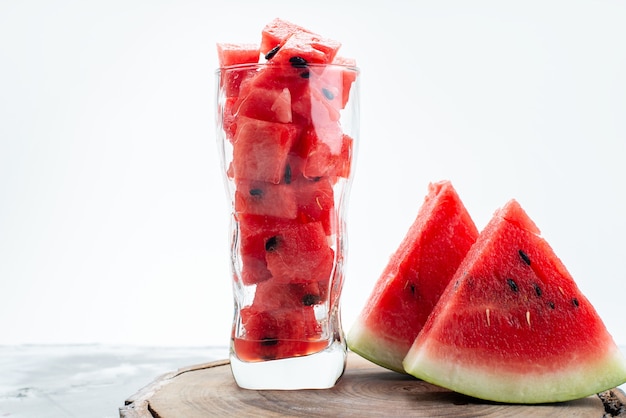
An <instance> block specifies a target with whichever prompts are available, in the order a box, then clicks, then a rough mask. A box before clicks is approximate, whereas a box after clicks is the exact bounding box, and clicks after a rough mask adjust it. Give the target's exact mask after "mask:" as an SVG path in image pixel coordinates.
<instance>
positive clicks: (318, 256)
mask: <svg viewBox="0 0 626 418" xmlns="http://www.w3.org/2000/svg"><path fill="white" fill-rule="evenodd" d="M265 250H266V254H265V259H266V261H267V268H268V270H269V271H270V272H271V273H272V277H273V278H274V280H276V281H277V282H282V283H309V282H320V281H330V279H331V277H332V276H331V274H332V271H333V263H334V256H335V253H334V251H333V249H332V248H331V247H330V245H329V243H328V239H327V237H326V233H325V232H324V226H323V225H322V223H321V222H310V223H305V224H299V223H294V224H289V225H285V227H284V228H282V229H281V230H280V231H279V232H278V233H277V234H276V235H275V236H273V237H271V238H270V240H269V241H266V244H265Z"/></svg>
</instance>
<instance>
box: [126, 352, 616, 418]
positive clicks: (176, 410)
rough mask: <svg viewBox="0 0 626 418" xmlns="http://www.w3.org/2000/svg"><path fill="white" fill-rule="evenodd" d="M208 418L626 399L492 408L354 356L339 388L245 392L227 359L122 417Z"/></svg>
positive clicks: (425, 412) (189, 372)
mask: <svg viewBox="0 0 626 418" xmlns="http://www.w3.org/2000/svg"><path fill="white" fill-rule="evenodd" d="M208 416H238V417H239V416H242V417H243V416H265V417H278V416H307V417H314V416H335V417H348V416H354V417H380V416H398V417H435V416H438V417H477V416H484V417H514V416H515V417H517V416H520V417H522V416H523V417H529V416H532V417H559V416H562V417H595V418H600V417H616V416H620V417H626V396H625V395H624V392H622V391H621V390H619V389H613V390H609V391H606V392H603V393H601V394H599V395H598V396H590V397H587V398H583V399H578V400H575V401H570V402H562V403H554V404H542V405H511V404H500V403H495V402H487V401H482V400H478V399H475V398H471V397H468V396H464V395H461V394H458V393H455V392H451V391H449V390H447V389H443V388H440V387H438V386H434V385H431V384H429V383H426V382H423V381H421V380H417V379H415V378H413V377H411V376H405V375H402V374H399V373H395V372H392V371H389V370H386V369H384V368H382V367H379V366H377V365H375V364H373V363H370V362H368V361H366V360H364V359H362V358H361V357H359V356H357V355H356V354H353V353H350V354H349V356H348V367H347V369H346V372H345V374H344V375H343V376H342V378H341V379H340V380H339V382H338V383H337V385H335V387H333V388H332V389H324V390H295V391H278V390H264V391H257V390H246V389H240V388H239V387H238V386H237V384H236V383H235V381H234V379H233V377H232V374H231V372H230V366H229V364H228V361H227V360H224V361H217V362H213V363H207V364H201V365H197V366H190V367H187V368H184V369H180V370H178V371H176V372H173V373H168V374H166V375H164V376H161V377H160V378H158V379H157V380H155V381H154V382H153V383H151V384H150V385H148V386H146V387H145V388H143V389H142V390H140V391H139V392H137V393H136V394H135V395H133V396H131V397H130V398H129V399H128V400H127V401H126V405H125V406H123V407H121V408H120V417H121V418H157V417H158V418H178V417H186V418H195V417H208Z"/></svg>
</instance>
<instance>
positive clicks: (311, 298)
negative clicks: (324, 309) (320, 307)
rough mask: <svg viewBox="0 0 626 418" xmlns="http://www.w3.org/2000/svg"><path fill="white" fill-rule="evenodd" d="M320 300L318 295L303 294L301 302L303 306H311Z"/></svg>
mask: <svg viewBox="0 0 626 418" xmlns="http://www.w3.org/2000/svg"><path fill="white" fill-rule="evenodd" d="M319 301H320V297H319V296H318V295H310V294H308V295H304V297H303V298H302V304H303V305H305V306H313V305H315V304H317V303H318V302H319Z"/></svg>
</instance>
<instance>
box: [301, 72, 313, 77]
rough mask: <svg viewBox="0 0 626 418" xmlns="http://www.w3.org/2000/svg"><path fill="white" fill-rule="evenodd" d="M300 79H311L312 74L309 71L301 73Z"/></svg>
mask: <svg viewBox="0 0 626 418" xmlns="http://www.w3.org/2000/svg"><path fill="white" fill-rule="evenodd" d="M300 77H302V78H309V77H311V73H310V72H308V71H304V72H302V73H300Z"/></svg>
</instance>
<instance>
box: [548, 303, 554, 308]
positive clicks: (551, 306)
mask: <svg viewBox="0 0 626 418" xmlns="http://www.w3.org/2000/svg"><path fill="white" fill-rule="evenodd" d="M548 306H549V307H550V308H551V309H554V302H552V301H550V302H548Z"/></svg>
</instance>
